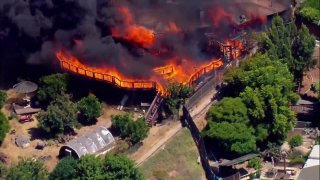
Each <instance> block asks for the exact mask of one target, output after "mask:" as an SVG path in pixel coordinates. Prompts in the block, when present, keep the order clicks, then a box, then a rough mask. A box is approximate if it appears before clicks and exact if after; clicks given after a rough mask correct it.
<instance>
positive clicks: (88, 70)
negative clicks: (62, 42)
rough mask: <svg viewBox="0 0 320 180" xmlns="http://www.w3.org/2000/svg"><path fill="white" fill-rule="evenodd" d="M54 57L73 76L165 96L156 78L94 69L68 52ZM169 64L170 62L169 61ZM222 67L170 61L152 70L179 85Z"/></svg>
mask: <svg viewBox="0 0 320 180" xmlns="http://www.w3.org/2000/svg"><path fill="white" fill-rule="evenodd" d="M56 57H57V59H58V60H59V61H60V64H61V67H62V68H63V69H66V70H68V71H70V72H73V73H75V74H79V75H83V76H86V77H89V78H94V79H97V80H101V81H106V82H108V83H111V84H114V85H116V86H118V87H121V88H128V89H156V90H157V91H158V92H159V93H160V94H162V95H165V94H166V90H165V88H164V86H163V84H162V83H161V79H159V77H158V76H156V75H153V76H151V77H150V78H148V79H147V80H141V79H135V78H130V77H126V76H124V75H122V74H121V73H119V72H118V71H117V70H115V69H114V68H110V67H105V68H94V67H90V66H87V65H84V64H82V63H81V62H80V60H79V59H78V58H76V57H74V56H72V55H71V54H70V53H69V52H68V51H63V50H60V51H57V52H56ZM169 62H170V61H169ZM222 65H223V62H222V60H221V59H218V60H213V61H212V62H211V63H209V64H206V65H201V66H199V68H197V69H193V68H190V67H192V61H190V60H183V62H182V63H181V65H176V64H174V60H171V64H169V65H166V66H162V67H157V68H154V69H153V70H154V72H155V73H157V74H159V75H162V76H163V79H167V80H169V79H174V80H177V81H178V82H180V83H184V84H186V83H192V82H194V81H196V80H197V79H198V78H199V77H200V76H201V75H203V74H204V73H209V72H211V71H212V70H214V69H216V68H219V67H221V66H222Z"/></svg>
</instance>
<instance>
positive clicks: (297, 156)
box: [288, 151, 308, 164]
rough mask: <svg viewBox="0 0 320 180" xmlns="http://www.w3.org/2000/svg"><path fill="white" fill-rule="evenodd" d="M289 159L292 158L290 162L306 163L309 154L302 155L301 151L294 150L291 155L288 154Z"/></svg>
mask: <svg viewBox="0 0 320 180" xmlns="http://www.w3.org/2000/svg"><path fill="white" fill-rule="evenodd" d="M288 157H289V159H290V163H291V164H304V163H305V162H306V160H307V159H308V155H306V156H302V155H301V154H300V153H299V152H297V151H292V152H291V153H290V154H289V155H288Z"/></svg>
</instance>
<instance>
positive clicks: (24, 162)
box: [6, 159, 48, 180]
mask: <svg viewBox="0 0 320 180" xmlns="http://www.w3.org/2000/svg"><path fill="white" fill-rule="evenodd" d="M47 178H48V170H47V169H46V167H45V166H44V164H43V163H42V162H40V161H37V160H33V159H21V160H20V161H19V163H18V165H16V166H13V167H11V168H10V169H9V172H8V175H7V177H6V179H10V180H27V179H41V180H42V179H47Z"/></svg>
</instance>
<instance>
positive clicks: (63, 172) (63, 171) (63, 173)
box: [49, 156, 77, 180]
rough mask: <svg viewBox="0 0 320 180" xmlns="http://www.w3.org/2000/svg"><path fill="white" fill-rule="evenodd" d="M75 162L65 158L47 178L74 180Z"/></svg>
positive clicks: (52, 179)
mask: <svg viewBox="0 0 320 180" xmlns="http://www.w3.org/2000/svg"><path fill="white" fill-rule="evenodd" d="M76 166H77V160H75V159H73V158H72V157H70V156H69V157H65V158H63V159H61V160H60V161H59V163H58V164H57V166H56V167H55V169H54V170H53V171H52V173H51V174H50V176H49V179H50V180H55V179H74V178H76V176H77V171H76Z"/></svg>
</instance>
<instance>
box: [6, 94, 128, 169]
mask: <svg viewBox="0 0 320 180" xmlns="http://www.w3.org/2000/svg"><path fill="white" fill-rule="evenodd" d="M7 94H8V103H7V104H6V105H5V107H4V108H3V109H2V110H3V112H4V113H5V114H6V115H7V117H8V116H10V103H11V102H14V101H15V100H16V99H17V98H18V99H19V98H21V95H19V94H17V93H15V92H14V91H13V90H9V91H7ZM122 113H124V112H123V111H118V110H116V109H115V108H114V107H110V106H107V105H105V104H103V114H102V116H101V117H99V118H98V122H97V123H96V124H95V125H92V126H84V127H82V128H81V129H77V130H76V133H77V136H82V135H84V134H86V133H87V132H89V131H91V130H93V129H95V128H96V127H98V126H106V127H110V126H111V115H115V114H122ZM34 119H35V120H34V121H32V122H26V123H23V124H22V123H20V122H18V120H17V119H12V120H10V121H9V123H10V127H11V130H12V129H14V130H15V131H16V133H15V134H10V133H8V134H7V136H6V138H5V140H4V142H3V144H2V146H1V148H0V152H2V153H4V154H5V155H6V156H8V158H9V164H16V163H17V162H18V160H19V157H30V158H40V157H45V156H51V159H50V160H46V161H44V163H45V165H46V166H47V167H48V169H49V170H52V169H53V168H54V167H55V165H56V164H57V162H58V158H57V156H58V154H59V150H60V147H61V146H62V145H63V144H60V143H57V142H54V141H52V140H46V141H47V143H49V144H52V145H50V146H47V147H45V148H44V149H43V150H37V149H35V147H36V145H37V142H39V141H40V140H41V139H40V137H41V136H39V135H38V134H37V132H38V129H37V120H36V118H35V117H34ZM19 135H23V136H28V137H30V138H31V143H30V146H29V147H27V148H25V149H22V148H19V147H17V146H16V145H15V143H14V139H15V137H16V136H19Z"/></svg>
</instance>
